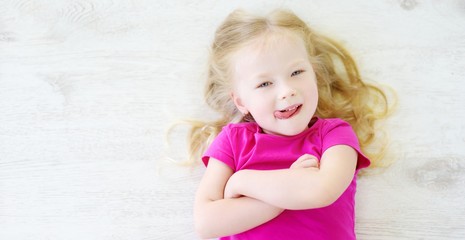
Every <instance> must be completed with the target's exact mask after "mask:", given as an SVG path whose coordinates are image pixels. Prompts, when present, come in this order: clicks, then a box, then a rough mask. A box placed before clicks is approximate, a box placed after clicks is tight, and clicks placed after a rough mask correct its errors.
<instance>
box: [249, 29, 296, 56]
mask: <svg viewBox="0 0 465 240" xmlns="http://www.w3.org/2000/svg"><path fill="white" fill-rule="evenodd" d="M283 42H286V43H289V42H290V43H293V44H299V43H301V42H302V39H301V38H300V37H299V36H297V35H296V34H294V33H292V32H290V31H286V30H270V31H267V32H265V33H263V34H261V35H260V36H258V37H256V38H254V39H252V40H250V41H249V42H247V43H245V44H244V46H243V47H242V49H244V50H245V51H248V50H255V51H258V52H262V51H270V50H272V49H275V48H276V47H279V46H280V45H282V44H283Z"/></svg>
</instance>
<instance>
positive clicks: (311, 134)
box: [202, 118, 370, 239]
mask: <svg viewBox="0 0 465 240" xmlns="http://www.w3.org/2000/svg"><path fill="white" fill-rule="evenodd" d="M335 145H348V146H351V147H352V148H354V149H355V150H356V151H357V152H358V162H357V170H356V172H355V174H354V178H353V180H352V182H351V184H350V185H349V187H348V188H347V189H346V191H345V192H344V193H343V194H342V195H341V197H339V199H338V200H336V202H334V203H333V204H331V205H330V206H327V207H324V208H318V209H308V210H285V211H284V212H283V213H281V214H280V215H279V216H277V217H276V218H274V219H272V220H270V221H268V222H266V223H264V224H262V225H260V226H258V227H255V228H253V229H250V230H248V231H245V232H243V233H240V234H237V235H233V236H229V237H223V238H221V239H355V227H354V225H355V209H354V205H355V190H356V186H357V183H356V175H357V174H356V173H357V172H358V170H359V169H361V168H365V167H367V166H368V165H370V160H368V158H366V157H365V156H364V155H363V154H362V153H361V151H360V147H359V143H358V140H357V137H356V135H355V133H354V131H353V130H352V127H351V126H350V125H349V124H348V123H347V122H345V121H343V120H340V119H321V118H316V121H315V122H314V123H313V125H311V126H310V127H309V128H308V129H307V130H305V131H303V132H302V133H300V134H298V135H295V136H291V137H284V136H277V135H270V134H265V133H263V131H262V130H261V128H260V127H259V126H258V125H257V124H256V123H238V124H229V125H227V126H225V127H224V128H223V130H222V131H221V132H220V134H219V135H218V137H217V138H216V139H215V140H214V141H213V143H212V144H211V145H210V147H209V148H208V149H207V151H206V152H205V154H204V156H203V157H202V160H203V162H204V163H205V165H207V164H208V160H209V158H210V157H213V158H215V159H218V160H220V161H222V162H224V163H225V164H226V165H228V166H229V167H230V168H231V169H233V170H234V172H236V171H239V170H243V169H256V170H272V169H284V168H289V167H290V166H291V164H292V163H293V162H294V161H295V160H297V158H299V157H300V156H302V155H303V154H305V153H308V154H312V155H314V156H316V157H317V158H318V159H320V158H321V156H322V154H323V153H324V151H325V150H326V149H328V148H330V147H332V146H335ZM308 189H309V191H311V190H312V186H309V188H308Z"/></svg>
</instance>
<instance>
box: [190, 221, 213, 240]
mask: <svg viewBox="0 0 465 240" xmlns="http://www.w3.org/2000/svg"><path fill="white" fill-rule="evenodd" d="M194 228H195V233H196V234H197V236H199V238H200V239H209V238H214V237H215V236H214V235H213V233H212V231H211V226H209V224H208V221H207V220H206V219H204V218H201V217H196V219H195V223H194Z"/></svg>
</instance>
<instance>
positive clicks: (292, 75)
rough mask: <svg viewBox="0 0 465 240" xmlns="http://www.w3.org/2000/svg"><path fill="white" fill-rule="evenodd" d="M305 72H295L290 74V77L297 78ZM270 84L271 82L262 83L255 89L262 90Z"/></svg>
mask: <svg viewBox="0 0 465 240" xmlns="http://www.w3.org/2000/svg"><path fill="white" fill-rule="evenodd" d="M303 72H305V71H304V70H297V71H294V72H292V74H291V77H294V76H297V75H300V74H302V73H303ZM271 84H272V83H271V82H263V83H261V84H260V85H258V86H257V88H264V87H268V86H270V85H271Z"/></svg>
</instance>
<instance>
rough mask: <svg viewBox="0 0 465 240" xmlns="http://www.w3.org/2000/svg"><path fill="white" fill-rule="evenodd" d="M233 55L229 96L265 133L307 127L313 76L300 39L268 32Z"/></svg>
mask: <svg viewBox="0 0 465 240" xmlns="http://www.w3.org/2000/svg"><path fill="white" fill-rule="evenodd" d="M257 40H258V41H254V42H253V43H251V44H249V45H247V46H246V47H244V48H242V49H241V50H239V51H238V52H237V53H236V54H235V55H234V57H233V61H232V64H233V87H234V88H233V92H232V97H233V100H234V103H235V104H236V106H237V108H238V109H239V111H241V112H242V113H243V114H246V113H250V114H251V115H252V116H253V118H254V119H255V121H256V122H257V123H258V125H259V126H260V127H261V128H262V129H263V131H264V132H265V133H269V134H275V135H285V136H293V135H296V134H299V133H301V132H302V131H304V130H305V129H307V128H308V124H309V122H310V120H311V118H312V117H313V115H314V114H315V111H316V107H317V104H318V90H317V85H316V76H315V72H314V71H313V67H312V65H311V64H310V62H309V59H308V56H307V51H306V49H305V46H304V42H303V40H302V39H300V38H297V37H294V36H291V35H290V34H281V35H277V34H271V35H265V36H263V37H260V39H257Z"/></svg>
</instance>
